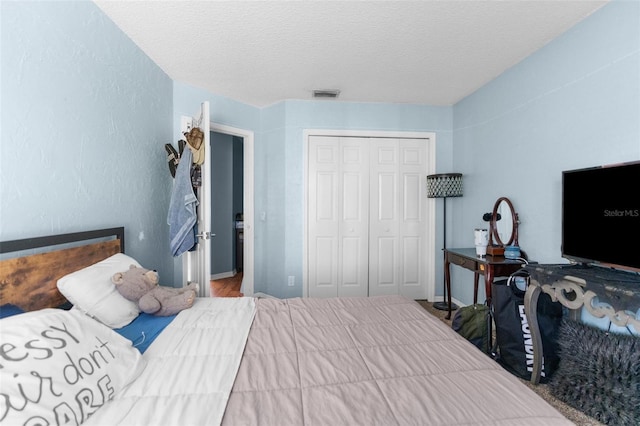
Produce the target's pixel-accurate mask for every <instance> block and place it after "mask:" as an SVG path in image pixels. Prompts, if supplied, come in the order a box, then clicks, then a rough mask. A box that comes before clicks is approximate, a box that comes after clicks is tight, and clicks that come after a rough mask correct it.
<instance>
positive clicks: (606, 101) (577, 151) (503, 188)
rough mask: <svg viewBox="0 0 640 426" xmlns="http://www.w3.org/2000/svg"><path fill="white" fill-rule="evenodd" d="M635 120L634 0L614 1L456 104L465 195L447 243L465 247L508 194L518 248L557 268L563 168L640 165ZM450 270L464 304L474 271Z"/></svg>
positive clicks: (639, 102) (639, 82)
mask: <svg viewBox="0 0 640 426" xmlns="http://www.w3.org/2000/svg"><path fill="white" fill-rule="evenodd" d="M639 117H640V3H639V2H636V1H613V2H611V3H609V4H608V5H606V6H604V7H603V8H602V9H600V10H598V11H597V12H596V13H594V14H593V15H591V16H590V17H588V18H587V19H585V20H584V21H583V22H581V23H579V24H578V25H576V26H575V27H573V28H572V29H570V30H569V31H567V32H566V33H565V34H563V35H562V36H560V37H559V38H557V39H555V40H553V41H552V42H551V43H549V44H548V45H547V46H546V47H544V48H543V49H541V50H540V51H538V52H537V53H535V54H533V55H532V56H530V57H528V58H527V59H525V60H524V61H522V62H521V63H519V64H518V65H516V66H514V67H513V68H512V69H510V70H508V71H507V72H505V73H504V74H503V75H501V76H500V77H498V78H497V79H495V80H494V81H492V82H491V83H489V84H487V85H486V86H484V87H483V88H481V89H480V90H478V91H477V92H476V93H474V94H473V95H471V96H469V97H467V98H466V99H464V100H463V101H461V102H460V103H458V104H456V106H455V107H454V133H453V140H454V164H455V166H456V171H458V172H461V173H464V175H465V194H464V196H463V197H462V198H459V199H456V200H455V202H452V203H451V208H452V210H454V213H455V215H456V217H455V219H454V220H453V221H452V223H454V226H453V228H454V235H453V239H452V243H451V244H453V245H457V246H471V245H472V241H473V240H472V238H473V229H474V228H476V227H479V226H483V225H484V226H487V223H486V222H483V221H482V214H483V213H484V212H487V211H490V210H491V208H492V207H493V203H494V202H495V200H496V199H497V198H498V197H500V196H507V197H509V198H511V200H512V201H513V204H514V207H515V209H516V210H517V211H518V213H519V214H520V219H521V221H522V223H521V226H520V235H519V239H520V245H521V247H522V248H523V249H524V250H525V251H527V253H528V254H529V256H530V257H531V258H532V259H534V260H536V261H538V262H542V263H561V262H563V259H562V258H561V252H560V244H561V241H560V232H561V191H562V186H561V183H562V171H563V170H568V169H575V168H581V167H591V166H597V165H601V164H610V163H617V162H623V161H632V160H639V159H640V119H639ZM447 207H449V203H448V204H447ZM587 225H588V224H587ZM454 269H455V271H452V274H453V280H452V282H453V285H454V289H453V291H452V294H453V296H454V297H458V298H460V299H461V300H463V301H464V302H467V303H469V302H471V300H472V296H471V294H472V291H471V289H472V287H473V286H472V285H471V283H472V279H473V278H472V276H471V273H467V272H466V271H463V270H461V268H454ZM463 273H464V274H463ZM481 293H484V292H481ZM483 297H484V295H483V294H480V299H481V300H483V299H482V298H483Z"/></svg>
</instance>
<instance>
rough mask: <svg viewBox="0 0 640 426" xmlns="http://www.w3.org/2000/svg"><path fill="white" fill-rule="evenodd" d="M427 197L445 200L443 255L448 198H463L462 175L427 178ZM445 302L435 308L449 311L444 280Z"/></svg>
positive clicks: (453, 305)
mask: <svg viewBox="0 0 640 426" xmlns="http://www.w3.org/2000/svg"><path fill="white" fill-rule="evenodd" d="M427 197H429V198H444V200H443V205H444V207H443V208H444V212H443V213H444V216H443V220H442V222H443V228H442V230H443V239H442V241H443V243H442V245H443V252H442V253H443V255H444V249H446V248H447V197H462V173H442V174H437V175H429V176H427ZM443 287H444V292H443V294H444V300H443V301H442V302H435V303H434V304H433V307H434V308H436V309H440V310H442V311H446V310H449V304H448V303H447V283H446V280H443ZM451 309H452V310H456V309H458V306H456V305H455V304H454V303H452V304H451Z"/></svg>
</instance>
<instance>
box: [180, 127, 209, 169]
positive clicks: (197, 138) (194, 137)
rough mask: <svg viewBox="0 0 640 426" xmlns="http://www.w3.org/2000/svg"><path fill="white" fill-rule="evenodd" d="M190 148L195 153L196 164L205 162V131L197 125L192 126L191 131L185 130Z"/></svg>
mask: <svg viewBox="0 0 640 426" xmlns="http://www.w3.org/2000/svg"><path fill="white" fill-rule="evenodd" d="M184 136H185V137H186V138H187V143H188V146H189V149H190V150H191V152H192V153H193V162H194V163H195V164H202V163H204V143H203V141H204V132H203V131H202V130H200V129H199V128H197V127H194V128H192V129H191V130H190V131H189V132H185V134H184Z"/></svg>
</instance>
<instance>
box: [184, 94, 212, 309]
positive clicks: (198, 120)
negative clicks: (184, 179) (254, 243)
mask: <svg viewBox="0 0 640 426" xmlns="http://www.w3.org/2000/svg"><path fill="white" fill-rule="evenodd" d="M192 126H193V127H199V128H200V130H202V132H203V133H204V140H203V141H202V143H203V144H204V147H205V148H204V149H205V160H204V163H202V165H201V166H200V172H201V174H202V176H201V177H202V179H201V180H202V184H201V185H200V187H199V188H197V190H196V197H198V208H197V209H198V224H197V227H198V232H197V237H198V240H197V243H196V248H195V250H194V251H189V252H187V253H185V255H184V256H183V257H182V259H183V260H182V271H183V272H182V273H183V277H184V280H183V281H185V282H187V283H192V282H194V283H198V284H199V285H200V292H199V294H198V296H199V297H209V296H210V295H211V285H210V279H211V237H212V235H211V229H210V224H211V206H209V203H210V202H211V197H210V195H211V193H210V188H209V186H208V184H209V183H210V182H211V160H210V158H209V155H210V139H211V138H210V117H209V102H203V103H202V105H201V106H200V111H199V112H198V113H196V114H195V116H194V117H193V121H192ZM181 130H182V131H187V129H181Z"/></svg>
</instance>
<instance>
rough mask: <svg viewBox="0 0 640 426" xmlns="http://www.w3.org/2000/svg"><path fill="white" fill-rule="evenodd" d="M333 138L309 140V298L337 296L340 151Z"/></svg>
mask: <svg viewBox="0 0 640 426" xmlns="http://www.w3.org/2000/svg"><path fill="white" fill-rule="evenodd" d="M333 139H335V138H326V137H317V138H312V139H310V140H309V172H308V173H309V174H308V185H309V204H308V211H307V221H308V226H309V234H308V246H307V247H308V251H307V256H308V266H309V268H308V280H309V296H310V297H335V296H337V295H338V285H337V283H338V271H339V264H338V250H339V245H340V214H339V212H340V209H339V207H340V206H339V202H340V197H339V194H340V191H339V186H340V182H339V181H340V173H339V162H338V158H339V156H340V150H339V149H338V147H337V146H336V145H335V143H334V141H333Z"/></svg>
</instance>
